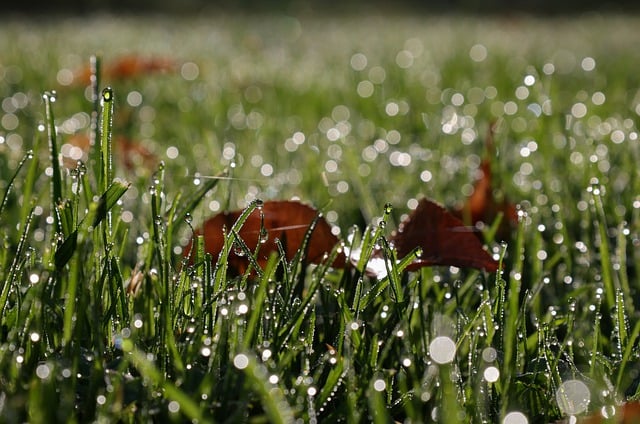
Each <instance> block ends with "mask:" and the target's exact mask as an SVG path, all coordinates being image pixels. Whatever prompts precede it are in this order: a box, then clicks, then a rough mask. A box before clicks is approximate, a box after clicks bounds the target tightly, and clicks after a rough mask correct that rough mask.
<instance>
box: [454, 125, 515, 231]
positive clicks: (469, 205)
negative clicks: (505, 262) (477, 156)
mask: <svg viewBox="0 0 640 424" xmlns="http://www.w3.org/2000/svg"><path fill="white" fill-rule="evenodd" d="M494 131H495V124H494V125H491V127H490V129H489V134H488V135H487V138H486V140H485V155H484V158H483V159H482V162H481V163H480V167H479V169H478V176H477V178H476V180H475V183H474V185H473V192H472V193H471V195H470V196H469V197H468V198H467V199H466V201H465V202H464V203H463V204H462V205H459V206H458V207H456V208H455V209H453V214H454V215H455V216H457V217H458V218H460V219H461V220H462V221H463V222H464V223H466V224H468V225H474V226H477V227H481V226H482V225H485V224H486V225H491V224H493V222H494V221H495V219H496V218H497V217H498V215H500V214H502V221H501V223H500V227H499V229H498V232H497V234H498V238H501V239H507V238H509V235H510V233H511V230H512V229H513V226H514V225H515V224H516V223H517V222H518V213H517V210H516V206H515V205H514V204H513V203H511V202H509V201H508V200H507V199H506V198H505V197H504V196H503V197H502V199H497V198H496V192H497V191H499V189H497V188H496V187H495V186H494V182H493V173H492V170H491V161H492V158H494V157H496V150H495V146H494V142H493V137H494Z"/></svg>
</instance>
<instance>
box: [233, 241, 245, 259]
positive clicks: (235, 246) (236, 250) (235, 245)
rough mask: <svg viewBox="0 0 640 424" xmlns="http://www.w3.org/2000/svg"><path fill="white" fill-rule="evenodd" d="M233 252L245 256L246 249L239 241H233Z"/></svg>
mask: <svg viewBox="0 0 640 424" xmlns="http://www.w3.org/2000/svg"><path fill="white" fill-rule="evenodd" d="M233 253H235V255H236V256H240V257H242V256H244V254H245V252H244V249H243V248H242V246H241V245H240V243H238V242H237V241H234V242H233Z"/></svg>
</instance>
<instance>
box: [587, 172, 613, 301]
mask: <svg viewBox="0 0 640 424" xmlns="http://www.w3.org/2000/svg"><path fill="white" fill-rule="evenodd" d="M602 190H603V188H602V187H601V186H600V184H599V183H598V182H597V181H595V182H592V184H591V186H590V187H589V191H590V193H591V200H592V202H593V208H594V215H595V220H596V226H597V230H598V252H599V254H600V264H601V273H602V285H603V286H604V294H605V301H606V303H605V305H606V307H607V309H612V308H614V307H615V293H616V287H615V283H614V280H613V274H612V271H613V269H612V262H611V253H612V252H611V249H610V248H609V235H608V234H607V223H606V218H605V216H606V215H605V213H604V207H603V204H602Z"/></svg>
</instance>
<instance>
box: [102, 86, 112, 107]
mask: <svg viewBox="0 0 640 424" xmlns="http://www.w3.org/2000/svg"><path fill="white" fill-rule="evenodd" d="M112 100H113V89H112V88H111V87H107V88H105V89H104V90H102V101H103V102H107V103H108V102H110V101H112Z"/></svg>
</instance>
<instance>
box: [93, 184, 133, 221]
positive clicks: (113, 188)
mask: <svg viewBox="0 0 640 424" xmlns="http://www.w3.org/2000/svg"><path fill="white" fill-rule="evenodd" d="M129 187H130V184H128V183H125V182H122V181H114V182H113V183H111V184H110V185H109V187H108V188H107V190H106V191H105V192H104V193H103V194H102V195H101V196H100V199H99V200H98V204H97V205H96V206H95V209H94V210H93V214H94V215H93V217H92V219H91V218H90V221H91V226H92V227H97V226H98V225H99V224H100V223H101V222H102V221H103V220H104V219H105V218H106V217H107V214H108V213H109V212H110V211H111V209H112V208H113V207H114V206H115V205H116V204H117V203H118V200H119V199H120V198H121V197H122V195H124V193H126V191H127V190H128V189H129Z"/></svg>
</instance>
